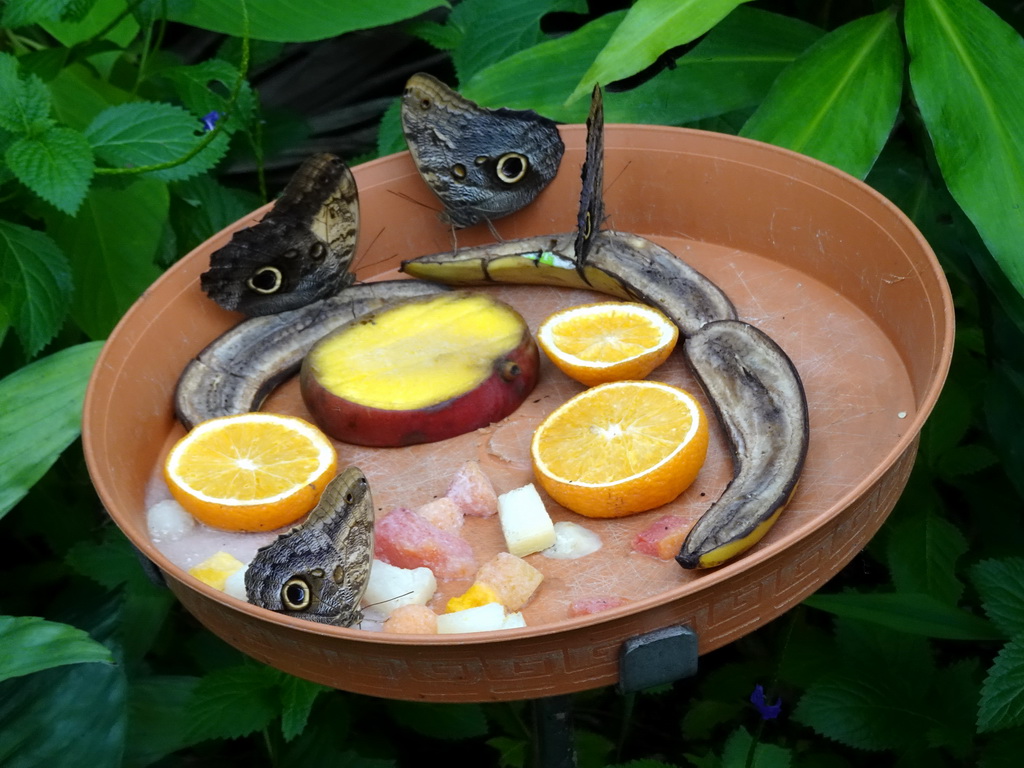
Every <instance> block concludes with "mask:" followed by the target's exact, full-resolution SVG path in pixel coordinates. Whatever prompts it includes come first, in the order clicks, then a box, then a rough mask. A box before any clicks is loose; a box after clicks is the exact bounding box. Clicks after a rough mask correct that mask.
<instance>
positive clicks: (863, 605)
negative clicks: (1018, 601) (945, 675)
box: [804, 593, 1004, 640]
mask: <svg viewBox="0 0 1024 768" xmlns="http://www.w3.org/2000/svg"><path fill="white" fill-rule="evenodd" d="M804 605H808V606H810V607H811V608H817V609H818V610H822V611H828V612H829V613H834V614H836V615H837V616H843V617H846V618H853V619H858V620H860V621H869V622H873V623H875V624H879V625H881V626H883V627H889V628H890V629H895V630H897V631H899V632H907V633H909V634H912V635H920V636H923V637H934V638H942V639H946V640H998V639H1001V638H1002V637H1004V635H1003V634H1002V633H1000V632H999V631H998V630H997V629H996V628H995V627H993V626H992V624H990V623H989V622H988V621H986V620H985V619H983V618H981V617H980V616H975V615H974V614H971V613H968V612H967V611H964V610H961V609H959V608H956V607H955V606H951V605H947V604H945V603H943V602H940V601H939V600H937V599H936V598H934V597H932V596H930V595H925V594H912V593H883V594H868V593H863V594H862V593H844V594H838V595H811V596H810V597H808V598H807V599H806V600H804Z"/></svg>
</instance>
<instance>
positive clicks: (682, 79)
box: [463, 7, 821, 125]
mask: <svg viewBox="0 0 1024 768" xmlns="http://www.w3.org/2000/svg"><path fill="white" fill-rule="evenodd" d="M623 15H624V14H623V13H612V14H606V15H605V16H602V17H600V18H598V19H597V20H595V21H593V22H591V23H589V24H587V25H585V26H583V27H581V28H580V29H579V30H577V31H575V32H573V33H571V34H568V35H565V36H563V37H559V38H557V39H554V40H550V41H547V42H544V43H541V44H539V45H537V46H534V47H533V48H530V49H528V50H526V51H523V52H521V53H519V54H516V55H513V56H510V57H508V58H507V59H505V60H504V61H501V62H498V63H497V64H494V65H493V66H491V67H488V68H487V69H485V70H484V71H482V72H480V73H478V74H477V76H476V77H474V78H473V79H472V80H471V81H470V82H469V83H468V84H466V85H465V87H464V88H463V93H464V94H465V95H466V96H467V97H468V98H471V99H474V100H476V101H479V102H480V103H481V104H483V105H485V106H489V107H497V106H508V107H513V108H518V109H534V110H536V111H538V112H540V113H541V114H543V115H546V116H547V117H550V118H552V119H554V120H559V121H562V122H569V123H574V122H582V121H583V120H584V119H585V118H586V113H587V110H588V109H589V106H588V105H587V104H585V103H583V102H582V101H577V102H574V103H573V104H570V105H568V106H567V105H565V103H564V102H565V95H566V94H567V93H569V92H570V90H571V89H572V88H573V86H574V85H575V84H576V82H578V80H579V78H580V77H581V76H582V75H583V71H584V69H583V68H584V67H585V66H586V61H587V60H589V59H592V58H593V57H594V56H595V55H597V52H598V51H599V50H601V48H602V47H603V46H605V44H606V43H607V42H608V40H609V38H610V36H611V34H612V32H613V31H614V30H615V29H616V27H617V26H618V24H619V22H620V21H621V20H622V18H623ZM820 35H821V32H820V31H819V30H817V29H815V28H814V27H811V26H810V25H808V24H804V23H803V22H800V21H798V20H796V19H791V18H788V17H786V16H781V15H779V14H774V13H768V12H766V11H759V10H756V9H753V8H745V7H740V8H737V9H736V10H735V11H734V12H733V13H731V14H729V16H727V17H726V18H725V19H724V20H723V21H722V22H721V23H719V24H718V25H717V26H716V27H715V28H714V29H713V30H711V32H709V33H708V35H707V37H705V38H704V39H703V40H702V41H701V42H700V43H699V44H698V45H697V46H696V47H694V49H693V50H692V51H690V52H689V53H687V54H686V55H685V56H683V57H682V58H680V59H679V60H678V61H677V62H676V64H675V66H674V67H673V68H671V69H666V70H665V71H663V72H660V73H659V74H658V75H656V76H655V77H653V78H651V79H650V80H648V81H647V82H645V83H643V84H642V85H639V86H637V87H636V88H633V89H630V90H628V91H614V92H613V91H608V92H606V93H605V95H604V105H605V118H606V120H607V121H608V122H617V123H654V124H665V125H681V124H685V123H691V122H693V121H695V120H699V119H702V118H707V117H710V116H714V115H720V114H723V113H726V112H731V111H733V110H735V109H738V108H741V107H747V106H751V105H753V104H756V103H757V102H759V101H760V100H761V99H762V98H764V95H765V93H767V91H768V88H769V86H770V85H771V83H772V81H773V80H774V79H775V77H776V76H777V75H778V73H779V72H781V71H782V69H783V68H784V67H785V66H786V65H788V64H789V63H790V62H792V61H793V60H794V59H795V58H796V57H797V56H798V55H799V54H800V53H801V52H803V51H804V49H806V48H807V46H808V45H810V44H811V43H813V42H814V40H816V39H818V38H819V37H820Z"/></svg>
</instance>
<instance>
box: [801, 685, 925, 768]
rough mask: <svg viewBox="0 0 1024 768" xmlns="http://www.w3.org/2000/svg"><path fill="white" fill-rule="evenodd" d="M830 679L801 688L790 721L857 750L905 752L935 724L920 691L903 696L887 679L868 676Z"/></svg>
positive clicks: (923, 692) (923, 693) (916, 743)
mask: <svg viewBox="0 0 1024 768" xmlns="http://www.w3.org/2000/svg"><path fill="white" fill-rule="evenodd" d="M870 672H871V670H870V669H866V670H864V671H863V673H862V674H861V675H860V676H856V675H849V676H838V675H836V676H832V677H829V678H826V679H823V680H821V681H820V682H818V683H816V684H814V685H812V686H811V687H810V688H808V689H807V691H806V693H804V695H803V696H801V697H800V700H799V702H797V705H796V709H795V710H794V711H793V719H794V720H796V721H797V722H799V723H802V724H804V725H806V726H809V727H810V728H813V729H814V731H815V732H817V733H818V734H820V735H822V736H824V737H826V738H829V739H832V740H834V741H838V742H839V743H841V744H846V745H847V746H850V747H855V748H857V749H867V750H873V751H878V750H883V749H889V750H905V749H910V748H912V747H914V746H921V745H923V744H924V743H925V740H924V735H925V733H926V732H927V730H928V729H929V728H931V727H933V726H934V725H935V724H936V721H935V720H934V718H933V717H931V716H930V714H929V713H928V702H927V697H926V696H925V691H924V690H921V691H920V692H918V693H917V694H916V695H915V694H910V695H908V694H907V692H906V690H905V689H904V688H902V687H901V686H893V685H890V684H889V683H888V681H889V680H891V678H889V677H886V676H882V675H878V674H870Z"/></svg>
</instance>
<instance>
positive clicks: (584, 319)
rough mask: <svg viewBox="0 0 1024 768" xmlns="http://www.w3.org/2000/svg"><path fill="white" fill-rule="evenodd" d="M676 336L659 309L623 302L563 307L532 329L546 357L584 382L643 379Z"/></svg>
mask: <svg viewBox="0 0 1024 768" xmlns="http://www.w3.org/2000/svg"><path fill="white" fill-rule="evenodd" d="M678 339H679V329H678V328H677V327H676V325H675V323H673V322H672V321H671V320H669V319H668V318H667V317H666V316H665V315H664V314H663V313H662V312H661V311H660V310H658V309H655V308H654V307H651V306H648V305H647V304H640V303H638V302H628V301H603V302H600V303H597V304H582V305H580V306H577V307H570V308H569V309H563V310H562V311H561V312H556V313H555V314H553V315H551V316H550V317H549V318H547V319H546V320H545V321H544V322H543V323H541V326H540V328H538V329H537V343H538V344H539V345H540V347H541V349H543V350H544V352H545V353H546V354H547V356H548V357H549V358H551V361H552V362H553V363H554V364H555V365H556V366H558V368H559V369H561V370H562V371H563V372H564V373H565V374H566V375H567V376H570V377H571V378H573V379H575V380H576V381H579V382H580V383H582V384H586V385H587V386H594V385H596V384H603V383H604V382H607V381H622V380H625V379H642V378H645V377H646V376H647V375H648V374H649V373H650V372H651V371H653V370H654V369H655V368H657V367H658V366H659V365H661V364H662V363H663V362H665V360H666V359H667V358H668V356H669V355H670V354H671V353H672V350H673V349H675V346H676V341H678Z"/></svg>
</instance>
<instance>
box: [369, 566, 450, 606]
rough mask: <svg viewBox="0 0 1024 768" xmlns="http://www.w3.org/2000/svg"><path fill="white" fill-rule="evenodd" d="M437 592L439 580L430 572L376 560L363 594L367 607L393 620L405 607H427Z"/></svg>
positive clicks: (426, 569)
mask: <svg viewBox="0 0 1024 768" xmlns="http://www.w3.org/2000/svg"><path fill="white" fill-rule="evenodd" d="M436 591H437V579H435V578H434V574H433V572H432V571H431V570H430V569H429V568H423V567H420V568H399V567H398V566H395V565H391V564H390V563H385V562H384V561H383V560H374V561H373V563H372V564H371V566H370V578H369V579H368V580H367V583H366V591H365V592H364V593H363V605H372V606H373V608H374V610H375V611H376V612H378V613H381V614H383V615H384V616H385V617H387V616H390V615H391V613H392V611H394V610H395V608H398V607H399V606H402V605H426V604H427V603H428V602H429V601H430V598H432V597H433V596H434V592H436Z"/></svg>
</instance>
